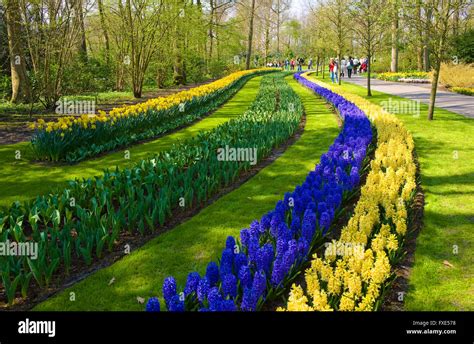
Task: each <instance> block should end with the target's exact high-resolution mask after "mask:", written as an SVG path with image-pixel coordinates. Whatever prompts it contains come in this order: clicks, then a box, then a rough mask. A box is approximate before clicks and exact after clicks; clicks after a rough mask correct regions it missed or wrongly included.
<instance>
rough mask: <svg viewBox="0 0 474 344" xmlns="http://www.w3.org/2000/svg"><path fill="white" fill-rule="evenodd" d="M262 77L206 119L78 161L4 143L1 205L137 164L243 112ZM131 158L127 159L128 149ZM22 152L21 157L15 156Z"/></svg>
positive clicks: (0, 159) (26, 145) (0, 158)
mask: <svg viewBox="0 0 474 344" xmlns="http://www.w3.org/2000/svg"><path fill="white" fill-rule="evenodd" d="M261 80H262V77H256V78H253V79H251V80H249V81H248V82H247V83H246V84H245V85H244V87H243V88H242V89H241V90H240V91H239V92H238V93H237V94H236V95H235V96H234V97H233V98H231V99H230V100H229V101H228V102H227V103H225V104H224V105H223V106H222V107H221V108H220V109H219V110H217V111H216V112H214V113H213V114H211V115H210V116H208V117H206V118H204V119H203V120H201V121H199V122H197V123H196V124H194V125H191V126H189V127H187V128H184V129H182V130H179V131H177V132H175V133H173V134H169V135H165V136H162V137H161V138H159V139H156V140H154V141H150V142H146V143H143V144H140V145H135V146H133V147H129V148H126V149H123V150H121V151H118V152H116V153H111V154H107V155H105V156H103V157H100V158H98V159H93V160H87V161H83V162H81V163H79V164H76V165H63V166H50V165H40V164H32V163H31V162H30V161H31V159H32V158H33V155H32V152H31V148H30V146H29V145H30V144H29V142H22V143H18V144H14V145H5V146H0V165H1V166H2V168H1V169H0V190H1V191H0V206H10V205H11V203H12V202H14V201H17V200H19V201H22V200H27V199H31V198H33V197H36V196H37V195H42V194H45V193H48V192H50V191H51V190H53V189H55V188H60V187H64V185H65V182H66V181H68V180H74V179H75V178H89V177H93V176H98V175H102V174H103V170H104V169H105V168H115V166H118V167H120V168H124V167H129V166H133V165H135V164H136V163H137V162H139V161H141V160H143V159H145V158H148V157H150V156H152V155H154V154H156V153H158V152H160V151H164V150H166V149H169V148H171V146H172V145H173V144H175V143H177V142H178V141H184V140H186V139H187V138H190V137H192V136H195V135H197V134H198V133H199V132H201V131H207V130H210V129H213V128H215V127H217V126H219V125H221V124H222V123H225V122H227V121H229V120H231V119H233V118H236V117H238V116H240V115H242V114H243V113H244V112H245V110H247V108H248V107H249V106H250V105H251V104H252V103H253V101H254V100H255V97H256V96H257V93H258V90H259V86H260V81H261ZM127 150H128V151H129V152H130V159H125V152H126V151H127ZM18 152H20V154H21V159H20V160H17V159H15V155H16V153H18Z"/></svg>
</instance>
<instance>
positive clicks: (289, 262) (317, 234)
mask: <svg viewBox="0 0 474 344" xmlns="http://www.w3.org/2000/svg"><path fill="white" fill-rule="evenodd" d="M295 79H296V80H297V81H298V82H300V83H302V84H307V80H305V79H303V78H301V76H300V75H299V74H296V75H295ZM313 89H314V90H315V91H316V92H318V93H319V94H320V95H321V96H322V97H324V98H325V99H326V100H327V101H328V102H330V103H332V104H333V105H334V106H335V107H336V108H337V109H338V111H339V114H340V115H341V117H342V118H343V120H344V127H343V129H342V131H341V132H340V134H339V136H338V137H337V138H336V140H335V142H334V143H333V145H332V146H331V147H330V148H329V151H328V152H327V153H325V154H324V155H323V156H322V157H321V161H320V163H319V164H318V165H317V166H316V168H315V170H314V171H312V172H310V173H309V175H308V176H307V178H306V181H305V182H304V183H303V184H302V185H300V186H297V187H296V188H295V190H294V191H293V192H292V193H286V194H285V197H284V199H283V200H280V201H278V202H277V204H276V207H275V209H274V210H272V211H270V212H268V213H267V214H265V215H264V216H263V217H262V218H261V220H260V222H259V221H257V220H255V221H253V222H252V224H251V225H250V227H249V228H246V229H243V230H242V231H241V233H240V241H236V240H235V238H233V237H231V236H229V237H228V238H227V241H226V247H225V249H224V250H223V252H222V256H221V259H220V262H219V264H217V263H215V262H210V263H209V264H208V266H207V269H206V274H205V276H203V277H201V276H200V275H199V273H197V272H191V273H190V274H189V275H188V278H187V282H186V285H185V287H184V289H182V291H178V287H177V283H176V280H175V279H174V278H173V277H168V278H166V279H165V281H164V284H163V297H164V301H165V304H166V307H167V309H168V310H169V311H185V310H189V311H192V310H199V311H235V310H244V311H255V310H258V309H260V308H261V306H262V305H263V303H264V302H265V301H267V300H269V299H272V298H274V297H276V296H278V295H281V293H282V292H284V290H285V289H286V287H287V286H289V285H290V283H291V282H292V280H293V279H294V278H295V277H296V275H297V273H298V272H299V271H300V269H301V266H302V264H303V263H305V262H306V261H307V259H308V256H309V253H310V252H311V251H312V249H313V248H314V247H315V245H316V243H318V242H319V241H321V240H322V237H324V236H325V235H326V233H327V232H328V230H329V228H330V226H331V224H332V222H333V220H334V218H335V215H336V213H337V210H338V209H339V208H340V206H341V204H342V203H343V201H344V200H345V199H347V198H348V197H349V195H350V194H351V193H352V192H354V189H356V188H357V187H358V185H359V181H360V175H359V174H360V171H361V168H362V167H363V165H364V164H363V163H364V159H365V157H366V152H367V150H368V147H369V145H370V143H371V142H372V128H371V125H370V121H369V120H368V118H367V117H366V116H365V114H364V113H363V112H362V111H361V110H359V109H358V108H357V107H356V106H355V105H354V104H352V103H351V102H349V101H347V100H345V99H344V98H343V97H341V96H339V95H337V94H336V93H334V92H331V91H330V90H327V89H325V88H323V87H319V86H317V85H313ZM160 308H161V307H160V302H159V300H158V299H157V298H156V297H153V298H151V299H149V300H148V303H147V305H146V310H147V311H159V310H160Z"/></svg>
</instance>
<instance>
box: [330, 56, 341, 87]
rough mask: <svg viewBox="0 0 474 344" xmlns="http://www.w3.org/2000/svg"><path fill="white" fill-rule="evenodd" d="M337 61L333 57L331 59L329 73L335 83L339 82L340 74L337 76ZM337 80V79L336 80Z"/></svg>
mask: <svg viewBox="0 0 474 344" xmlns="http://www.w3.org/2000/svg"><path fill="white" fill-rule="evenodd" d="M337 70H338V68H337V62H336V61H334V59H333V58H331V59H330V60H329V75H330V76H331V81H332V83H333V84H334V83H335V82H339V79H338V76H337ZM334 80H335V81H334Z"/></svg>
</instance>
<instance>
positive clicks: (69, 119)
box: [33, 69, 259, 132]
mask: <svg viewBox="0 0 474 344" xmlns="http://www.w3.org/2000/svg"><path fill="white" fill-rule="evenodd" d="M258 71H259V69H253V70H245V71H239V72H235V73H232V74H230V75H228V76H226V77H224V78H222V79H219V80H216V81H214V82H211V83H209V84H206V85H202V86H198V87H195V88H192V89H189V90H185V91H181V92H178V93H175V94H172V95H170V96H167V97H159V98H155V99H150V100H148V101H146V102H143V103H140V104H135V105H128V106H122V107H118V108H114V109H112V110H111V111H110V112H109V114H107V113H105V112H104V111H99V114H98V115H82V116H80V117H75V116H65V117H61V118H60V119H58V120H57V121H56V122H49V123H45V121H43V120H42V119H40V120H38V121H37V122H36V123H35V124H33V128H37V129H44V130H46V131H47V132H51V131H56V130H61V131H67V130H72V129H71V128H72V127H73V125H75V124H76V125H80V126H81V127H83V128H84V129H88V128H89V129H95V128H96V125H97V123H99V122H103V123H105V122H110V124H112V125H113V124H114V123H115V122H116V121H117V119H120V118H125V117H131V116H138V115H140V114H143V113H146V112H147V111H148V110H151V109H153V110H166V109H169V108H171V107H174V106H179V105H180V104H183V103H186V102H187V101H190V100H192V99H193V98H194V97H203V96H206V95H210V94H212V93H214V92H216V91H218V90H220V89H223V88H225V87H227V86H229V85H231V84H232V83H234V82H235V81H237V80H238V79H240V78H242V77H243V76H246V75H249V74H252V73H255V72H258Z"/></svg>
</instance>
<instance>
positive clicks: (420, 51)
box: [415, 0, 423, 71]
mask: <svg viewBox="0 0 474 344" xmlns="http://www.w3.org/2000/svg"><path fill="white" fill-rule="evenodd" d="M415 13H416V19H417V23H420V22H421V0H417V2H416V12H415ZM415 31H416V35H417V37H418V41H417V47H416V62H417V69H418V70H419V71H421V70H423V30H421V28H420V27H419V25H417V26H416V29H415Z"/></svg>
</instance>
